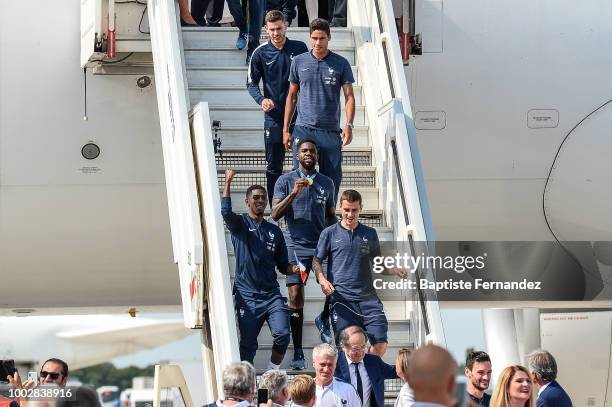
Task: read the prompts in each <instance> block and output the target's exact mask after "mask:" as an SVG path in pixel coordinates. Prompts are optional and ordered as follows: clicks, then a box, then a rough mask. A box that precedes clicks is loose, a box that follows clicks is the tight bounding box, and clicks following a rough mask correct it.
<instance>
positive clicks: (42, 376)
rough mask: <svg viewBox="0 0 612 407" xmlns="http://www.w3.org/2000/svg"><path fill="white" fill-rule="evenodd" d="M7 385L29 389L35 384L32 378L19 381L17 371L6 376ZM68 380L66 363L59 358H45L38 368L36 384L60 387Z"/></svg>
mask: <svg viewBox="0 0 612 407" xmlns="http://www.w3.org/2000/svg"><path fill="white" fill-rule="evenodd" d="M7 379H8V381H9V385H10V386H12V387H15V388H18V389H30V388H32V387H35V386H36V383H34V382H33V381H32V380H26V381H25V382H23V383H22V382H21V379H20V377H19V373H18V372H15V374H14V375H12V376H8V378H7ZM67 381H68V364H67V363H66V362H64V361H63V360H61V359H57V358H51V359H47V360H46V361H45V363H43V365H42V367H41V368H40V372H39V373H38V384H43V385H44V384H47V385H52V384H55V385H57V386H60V387H64V386H65V385H66V382H67Z"/></svg>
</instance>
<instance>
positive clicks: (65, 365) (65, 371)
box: [40, 358, 68, 377]
mask: <svg viewBox="0 0 612 407" xmlns="http://www.w3.org/2000/svg"><path fill="white" fill-rule="evenodd" d="M49 362H51V363H55V364H58V365H60V366H62V376H64V377H68V363H66V362H64V361H63V360H61V359H57V358H51V359H47V360H45V362H44V363H43V364H42V365H40V369H41V370H42V368H43V366H45V365H46V364H47V363H49Z"/></svg>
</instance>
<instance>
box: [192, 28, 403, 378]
mask: <svg viewBox="0 0 612 407" xmlns="http://www.w3.org/2000/svg"><path fill="white" fill-rule="evenodd" d="M237 33H238V31H237V30H236V29H232V28H191V27H189V28H183V49H184V53H185V62H186V67H185V68H186V72H187V78H188V80H187V82H188V83H187V86H188V89H189V99H190V101H191V103H192V105H195V104H196V103H198V102H199V101H201V100H206V101H208V103H209V109H210V117H211V119H212V120H218V121H220V122H221V127H220V130H219V132H218V135H219V138H220V139H221V141H222V143H221V146H220V149H219V152H218V153H217V155H216V164H217V177H218V182H219V187H220V188H221V187H222V186H223V179H224V171H225V169H226V168H234V169H236V170H237V171H238V172H239V174H238V176H237V177H236V179H235V180H234V182H233V184H232V197H233V198H234V199H233V200H232V202H233V205H234V210H235V212H237V213H239V212H245V211H246V206H245V204H244V193H245V191H246V188H248V187H249V186H250V185H252V184H261V185H265V184H266V180H265V166H266V161H265V155H264V145H263V112H262V110H261V107H260V106H259V105H257V104H256V103H255V102H254V101H253V99H252V98H251V96H250V95H249V94H248V92H247V91H246V87H245V83H246V74H247V68H246V66H242V65H241V63H242V62H243V60H244V52H241V51H238V50H236V49H235V47H234V41H235V38H236V36H237ZM287 37H288V38H291V39H298V40H301V41H304V42H305V43H306V44H309V33H308V29H307V28H290V29H289V30H288V33H287ZM330 48H331V49H332V50H333V51H334V52H338V53H339V54H341V55H342V56H344V57H345V58H347V59H348V60H349V62H350V63H351V64H354V63H355V59H356V58H355V47H354V41H353V33H352V31H351V30H350V29H346V28H334V29H333V30H332V41H331V43H330ZM353 72H354V73H356V78H357V82H356V83H355V85H354V90H355V96H356V114H355V125H356V129H355V130H356V131H355V137H354V141H353V143H351V145H349V146H347V147H346V148H345V149H344V151H343V173H344V176H343V180H342V184H341V190H343V189H348V188H353V189H356V190H358V191H360V192H361V193H362V196H363V198H364V212H363V214H362V218H361V220H360V221H361V222H362V223H364V224H366V225H369V226H372V227H375V228H376V229H377V230H378V233H379V236H380V239H381V240H391V239H393V233H392V230H391V229H390V228H389V227H388V226H387V223H386V221H385V216H384V214H383V210H382V208H381V206H380V196H379V195H380V194H379V188H378V185H377V175H376V172H377V168H376V166H375V163H374V162H373V157H372V148H371V145H370V144H371V141H370V136H369V130H370V129H369V126H368V119H367V116H366V109H367V106H366V103H365V99H364V97H363V95H362V87H361V85H360V83H359V79H358V78H359V69H358V68H357V67H356V66H353ZM343 114H344V112H343ZM342 120H344V119H341V123H343V121H342ZM290 169H291V157H290V154H287V156H286V161H285V170H286V171H289V170H290ZM281 226H282V224H281ZM226 242H227V250H228V253H229V255H230V259H229V264H230V269H231V273H232V278H233V273H234V268H235V259H234V257H233V248H232V244H231V241H230V239H229V233H228V232H227V231H226ZM278 278H279V284H280V285H281V291H282V292H284V295H287V292H286V287H285V282H284V276H282V275H280V274H279V275H278ZM381 297H382V299H383V300H384V299H385V293H381ZM323 302H324V296H323V294H322V293H321V290H320V288H319V286H318V285H317V284H316V283H315V282H314V279H313V278H311V279H310V281H309V282H308V284H307V286H306V303H305V307H304V321H305V323H304V341H303V344H304V353H305V355H306V362H307V363H306V365H307V367H308V368H309V369H312V363H311V362H310V360H311V351H310V350H311V349H312V347H314V346H315V345H317V344H318V343H320V339H319V333H318V331H317V329H316V327H315V326H314V322H313V321H314V318H315V316H316V315H317V314H318V313H319V312H320V311H321V309H322V306H323ZM385 310H386V313H387V317H388V319H389V322H390V327H389V331H390V334H389V338H390V343H389V350H388V353H387V356H386V357H385V359H387V361H389V362H393V361H394V358H395V355H396V353H397V352H396V351H397V349H398V348H399V347H403V346H406V345H407V344H409V343H410V333H409V331H410V329H409V328H410V323H409V315H408V313H407V309H406V306H405V303H404V302H400V301H386V303H385ZM259 344H260V345H259V350H258V352H257V356H256V359H255V365H256V368H257V369H258V370H259V371H261V370H263V369H265V367H266V366H267V363H268V360H269V357H270V350H271V346H272V339H271V336H270V332H269V330H268V327H267V326H264V327H263V329H262V331H261V333H260V335H259ZM291 357H292V345H290V348H289V350H288V352H287V355H286V357H285V359H284V361H283V367H288V365H289V362H290V360H291Z"/></svg>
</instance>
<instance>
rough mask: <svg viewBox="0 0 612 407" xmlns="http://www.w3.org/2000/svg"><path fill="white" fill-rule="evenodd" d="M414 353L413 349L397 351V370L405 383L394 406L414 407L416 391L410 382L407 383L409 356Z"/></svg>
mask: <svg viewBox="0 0 612 407" xmlns="http://www.w3.org/2000/svg"><path fill="white" fill-rule="evenodd" d="M411 353H412V349H408V348H403V349H400V351H399V352H398V353H397V359H396V360H395V370H396V372H397V375H398V376H399V378H400V379H402V381H403V382H404V385H403V386H402V388H401V389H400V392H399V395H398V396H397V400H395V405H394V407H412V405H413V404H414V393H413V392H412V389H411V388H410V386H408V383H406V372H407V371H408V358H409V357H410V354H411Z"/></svg>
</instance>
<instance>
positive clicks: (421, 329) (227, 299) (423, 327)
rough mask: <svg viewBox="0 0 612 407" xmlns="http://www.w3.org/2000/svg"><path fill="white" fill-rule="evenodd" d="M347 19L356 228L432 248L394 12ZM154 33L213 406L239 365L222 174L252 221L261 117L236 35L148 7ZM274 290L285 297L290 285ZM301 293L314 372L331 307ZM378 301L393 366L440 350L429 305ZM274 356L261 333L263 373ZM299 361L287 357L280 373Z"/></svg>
mask: <svg viewBox="0 0 612 407" xmlns="http://www.w3.org/2000/svg"><path fill="white" fill-rule="evenodd" d="M350 7H356V8H350V9H349V21H350V23H349V28H334V29H333V30H332V40H331V42H330V48H331V50H333V51H334V52H338V53H339V54H341V55H343V56H344V57H346V58H347V59H348V60H349V61H350V63H351V65H352V67H353V72H354V74H355V78H356V83H355V84H354V89H355V95H356V114H355V121H354V123H355V126H356V127H355V131H354V139H353V142H352V143H351V144H350V145H349V146H348V147H345V148H344V149H343V173H344V176H343V181H342V184H341V190H343V189H347V188H352V189H356V190H358V191H360V192H361V193H362V195H363V197H364V202H363V204H364V212H363V214H362V217H361V219H360V221H361V222H363V223H364V224H366V225H370V226H373V227H375V228H376V229H377V231H378V233H379V237H380V239H381V241H407V242H410V244H413V243H414V242H416V241H425V240H428V239H429V240H433V233H432V230H431V220H430V218H429V212H428V207H427V201H426V195H425V191H424V182H423V176H422V174H421V169H420V163H419V158H418V150H417V147H416V144H415V130H414V127H413V125H412V118H411V117H412V115H411V111H410V102H409V98H408V92H407V86H406V80H405V77H404V70H403V65H402V57H401V54H400V52H399V42H398V39H397V34H396V32H395V21H394V19H393V14H392V8H391V2H390V0H374V1H372V0H356V1H355V2H351V6H350ZM149 21H150V27H151V40H152V50H153V62H154V67H155V78H156V87H157V96H158V106H159V114H160V123H161V130H162V140H163V148H164V164H165V167H166V183H167V188H168V200H169V211H170V220H171V228H172V235H173V245H174V253H175V259H176V261H177V263H178V265H179V273H180V276H181V289H182V296H183V308H184V311H185V321H186V324H187V325H188V326H191V327H194V328H201V329H202V332H203V335H202V338H203V340H202V342H203V345H204V346H203V359H204V365H205V369H206V371H208V372H210V373H211V375H214V376H215V377H216V379H217V380H216V384H215V383H213V384H212V385H211V387H210V389H208V391H209V392H210V393H211V394H212V393H216V392H217V390H218V389H219V388H220V387H219V384H220V374H221V369H222V368H223V366H224V365H225V364H227V363H228V362H230V361H235V360H237V359H238V349H237V329H236V325H235V318H234V313H233V306H232V298H231V283H232V282H233V275H234V268H235V259H234V256H233V248H232V245H231V241H230V238H229V233H228V231H227V229H225V228H224V226H223V225H222V220H221V214H220V199H219V196H220V191H221V187H222V186H223V179H224V171H225V169H226V168H234V169H236V170H238V175H237V177H236V179H235V180H234V183H233V184H232V197H233V198H234V199H233V200H232V202H233V205H234V210H235V211H236V212H243V211H245V210H246V207H245V204H244V198H243V197H244V193H245V190H246V188H247V187H248V186H250V185H252V184H254V183H258V184H262V185H265V166H266V162H265V156H264V146H263V112H262V110H261V107H260V106H258V105H257V104H256V103H255V102H254V101H253V100H252V98H251V97H250V95H249V94H248V92H247V91H246V86H245V84H246V73H247V67H246V66H245V64H244V58H245V52H244V51H238V50H236V49H235V47H234V41H235V39H236V36H237V30H236V29H233V28H191V27H189V28H183V29H182V30H181V29H180V27H179V25H178V21H177V10H176V5H175V4H174V1H172V0H152V1H150V2H149ZM288 37H289V38H292V39H299V40H302V41H304V42H306V44H307V45H308V44H309V41H308V31H307V29H304V28H290V29H289V32H288ZM189 111H190V112H189ZM188 112H189V114H188ZM342 115H343V116H344V112H343V113H342ZM188 117H189V121H187V119H188ZM213 122H215V127H216V129H215V130H213V129H212V124H213ZM341 123H344V118H342V119H341ZM213 138H214V139H215V140H217V141H218V140H220V142H221V143H220V145H219V144H218V143H215V142H214V141H213ZM289 169H290V156H289V154H287V158H286V162H285V170H289ZM198 219H199V222H197V220H198ZM194 223H195V224H194ZM281 226H283V225H282V222H281ZM412 247H414V246H412ZM200 252H201V254H199V253H200ZM420 272H421V273H422V274H421V276H423V275H424V274H426V273H428V272H430V271H429V270H421V271H420ZM278 278H279V284H280V286H281V290H282V291H283V292H284V294H285V295H286V288H285V283H284V277H283V276H282V275H280V274H279V275H278ZM305 291H306V305H305V314H304V320H305V325H304V351H305V356H306V364H307V368H309V369H312V368H311V366H312V363H311V349H312V347H313V346H315V345H316V344H318V343H319V333H318V331H317V329H316V327H315V326H314V323H313V321H314V318H315V316H316V315H317V313H319V312H320V311H321V308H322V305H323V301H324V297H323V295H322V293H321V291H320V288H319V286H318V285H317V284H316V283H315V282H314V279H313V278H312V276H311V279H310V280H309V282H308V284H307V286H306V289H305ZM379 296H380V297H381V300H383V302H384V306H385V311H386V315H387V318H388V320H389V348H388V351H387V354H386V355H385V359H386V360H387V361H388V362H390V363H393V361H394V359H395V355H396V353H397V350H398V349H399V348H401V347H405V346H411V345H412V346H420V345H422V344H423V343H425V342H426V341H434V342H437V343H441V344H444V335H443V331H442V326H441V321H440V316H439V311H438V308H437V302H436V301H435V295H434V294H433V293H431V292H422V291H419V292H411V293H406V292H402V291H379ZM271 346H272V340H271V336H270V333H269V329H268V327H267V326H264V327H263V329H262V331H261V333H260V335H259V350H258V352H257V356H256V360H255V365H256V368H257V370H258V371H259V372H261V371H263V370H264V369H265V367H266V365H267V363H268V360H269V356H270V350H271ZM292 355H293V350H292V345H290V349H289V351H288V353H287V355H286V357H285V360H284V361H283V367H288V364H289V362H290V360H291V358H292Z"/></svg>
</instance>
